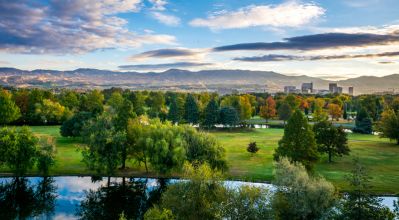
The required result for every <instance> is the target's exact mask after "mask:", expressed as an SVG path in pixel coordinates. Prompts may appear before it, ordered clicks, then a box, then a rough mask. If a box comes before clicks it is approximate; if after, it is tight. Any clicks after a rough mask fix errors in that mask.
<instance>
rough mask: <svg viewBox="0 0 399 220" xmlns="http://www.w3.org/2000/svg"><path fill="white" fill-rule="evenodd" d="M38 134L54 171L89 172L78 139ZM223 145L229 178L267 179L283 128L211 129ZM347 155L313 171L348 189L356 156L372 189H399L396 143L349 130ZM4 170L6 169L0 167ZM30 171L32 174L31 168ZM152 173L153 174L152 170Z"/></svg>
mask: <svg viewBox="0 0 399 220" xmlns="http://www.w3.org/2000/svg"><path fill="white" fill-rule="evenodd" d="M31 128H32V131H33V132H34V133H35V134H37V135H38V136H41V137H53V138H55V140H56V146H57V155H56V160H57V163H56V166H55V167H54V168H53V169H52V174H53V175H89V174H93V172H91V171H89V170H87V169H86V167H85V165H84V164H83V163H82V162H81V160H82V157H81V153H80V152H79V151H78V150H77V149H78V146H79V143H80V139H73V138H63V137H61V136H60V135H59V126H37V127H35V126H34V127H31ZM212 133H213V134H214V135H215V136H216V137H217V139H218V140H219V141H220V143H221V144H222V146H224V147H225V149H226V156H227V160H228V164H229V167H230V171H229V174H228V177H229V178H231V179H242V180H248V181H270V180H272V178H273V152H274V149H275V148H276V147H277V143H278V141H279V140H280V139H281V137H282V135H283V130H282V129H256V130H242V131H231V132H227V131H214V132H212ZM251 141H256V142H257V144H258V147H259V148H260V150H259V151H258V153H256V154H255V155H251V154H250V153H248V152H247V151H246V147H247V146H248V143H249V142H251ZM349 146H350V148H351V150H352V152H351V155H350V156H344V157H342V158H334V162H333V163H331V164H330V163H328V162H327V158H326V157H323V158H322V160H321V161H320V162H319V163H318V164H317V165H316V172H317V173H318V174H321V175H322V176H324V177H325V178H326V179H328V180H329V181H332V182H333V183H334V185H335V186H336V187H338V188H339V189H340V190H349V188H348V185H347V183H346V181H345V175H346V174H347V173H348V172H350V170H351V169H352V160H353V157H359V158H360V161H361V163H363V164H364V165H365V166H366V167H367V168H368V170H369V173H370V175H371V176H372V177H373V179H372V181H371V182H372V184H373V185H374V187H373V188H372V189H371V191H372V192H374V193H379V194H385V193H386V194H392V193H395V194H398V193H399V184H398V183H399V146H396V145H395V144H394V143H393V142H390V141H389V140H387V139H380V138H379V137H377V136H373V135H360V134H349ZM129 166H130V167H131V169H130V171H128V172H126V174H127V175H144V168H143V167H139V166H138V165H137V164H129ZM0 171H2V172H3V173H6V172H8V170H7V169H5V168H1V169H0ZM30 174H35V171H31V172H30ZM152 175H154V174H152Z"/></svg>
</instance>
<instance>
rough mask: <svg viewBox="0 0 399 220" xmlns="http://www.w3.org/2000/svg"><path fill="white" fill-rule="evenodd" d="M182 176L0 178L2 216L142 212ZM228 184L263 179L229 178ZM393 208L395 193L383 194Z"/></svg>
mask: <svg viewBox="0 0 399 220" xmlns="http://www.w3.org/2000/svg"><path fill="white" fill-rule="evenodd" d="M177 181H180V180H175V179H146V178H142V179H140V178H110V182H108V178H92V177H54V178H41V177H29V178H18V179H17V178H0V183H1V184H0V219H1V220H3V219H14V218H16V217H17V216H20V218H21V219H24V218H27V219H78V218H79V216H85V217H88V218H89V219H117V216H118V215H119V213H121V212H122V210H125V211H124V213H125V215H127V216H129V217H131V218H137V217H139V216H142V215H143V214H144V213H145V211H146V210H147V209H148V207H151V206H152V204H155V203H157V202H158V201H159V198H160V196H161V194H162V192H163V191H164V190H165V189H166V187H167V185H169V184H173V183H175V182H177ZM225 184H226V185H228V186H229V187H239V186H241V185H254V186H260V187H267V188H270V189H272V188H273V186H272V185H270V184H264V183H248V182H240V181H226V182H225ZM383 199H384V200H383V203H384V204H385V205H387V206H388V207H390V208H391V209H392V208H393V207H392V206H393V205H392V204H393V201H394V200H395V199H396V198H395V197H383Z"/></svg>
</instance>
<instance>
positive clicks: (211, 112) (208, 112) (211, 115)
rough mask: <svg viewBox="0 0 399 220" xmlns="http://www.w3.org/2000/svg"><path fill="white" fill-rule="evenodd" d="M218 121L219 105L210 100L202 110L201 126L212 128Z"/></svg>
mask: <svg viewBox="0 0 399 220" xmlns="http://www.w3.org/2000/svg"><path fill="white" fill-rule="evenodd" d="M218 121H219V105H218V103H217V101H216V100H215V99H211V101H209V102H208V105H207V106H206V108H205V109H204V120H203V122H202V125H203V126H204V127H206V128H208V129H209V128H212V127H214V126H215V125H216V124H217V123H218Z"/></svg>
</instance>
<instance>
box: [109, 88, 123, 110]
mask: <svg viewBox="0 0 399 220" xmlns="http://www.w3.org/2000/svg"><path fill="white" fill-rule="evenodd" d="M123 101H124V98H123V97H122V94H121V93H120V92H113V93H112V94H111V96H110V97H109V99H108V100H107V105H109V106H111V107H112V109H114V111H117V110H118V109H120V108H121V106H122V104H123Z"/></svg>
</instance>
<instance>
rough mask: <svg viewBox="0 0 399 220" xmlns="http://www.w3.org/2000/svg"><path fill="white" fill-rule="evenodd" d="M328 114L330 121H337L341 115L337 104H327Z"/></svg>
mask: <svg viewBox="0 0 399 220" xmlns="http://www.w3.org/2000/svg"><path fill="white" fill-rule="evenodd" d="M328 114H330V116H331V120H333V119H336V120H337V121H338V120H339V118H340V117H341V115H342V109H341V107H340V106H339V105H337V104H332V103H331V104H328Z"/></svg>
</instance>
